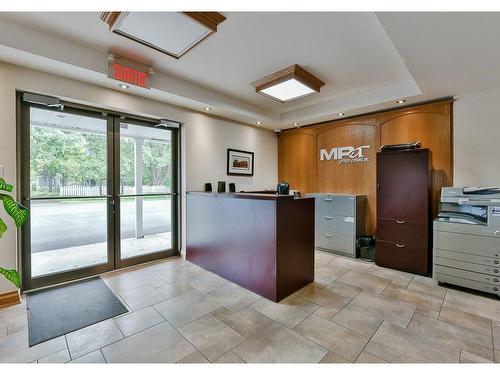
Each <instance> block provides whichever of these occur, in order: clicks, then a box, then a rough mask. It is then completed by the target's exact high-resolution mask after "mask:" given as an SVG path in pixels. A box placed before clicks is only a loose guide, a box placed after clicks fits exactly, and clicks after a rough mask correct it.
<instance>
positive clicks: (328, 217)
mask: <svg viewBox="0 0 500 375" xmlns="http://www.w3.org/2000/svg"><path fill="white" fill-rule="evenodd" d="M332 219H333V217H331V216H325V220H332Z"/></svg>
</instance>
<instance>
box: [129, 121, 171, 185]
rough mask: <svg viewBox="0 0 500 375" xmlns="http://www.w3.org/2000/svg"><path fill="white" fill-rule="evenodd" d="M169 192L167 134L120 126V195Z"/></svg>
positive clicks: (169, 144) (130, 126)
mask: <svg viewBox="0 0 500 375" xmlns="http://www.w3.org/2000/svg"><path fill="white" fill-rule="evenodd" d="M171 191H172V140H171V132H170V131H168V130H165V129H158V128H154V127H147V126H138V125H133V124H126V123H122V124H121V125H120V194H122V195H133V194H150V193H170V192H171Z"/></svg>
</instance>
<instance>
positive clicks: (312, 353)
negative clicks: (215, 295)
mask: <svg viewBox="0 0 500 375" xmlns="http://www.w3.org/2000/svg"><path fill="white" fill-rule="evenodd" d="M233 352H234V353H235V354H236V355H238V357H240V358H241V359H243V360H244V361H245V362H249V363H318V362H319V361H320V360H321V359H322V358H323V357H324V356H325V355H326V354H327V353H328V350H326V349H325V348H323V347H321V346H320V345H318V344H316V343H314V342H312V341H310V340H308V339H306V338H305V337H303V336H301V335H299V334H297V333H296V332H293V331H291V330H289V329H288V328H285V327H283V326H282V325H280V324H278V323H271V324H270V325H269V326H268V327H267V328H266V329H265V330H263V331H261V332H259V333H258V334H257V335H255V336H253V337H251V338H250V339H248V340H246V341H244V342H243V343H242V344H240V345H238V346H237V347H236V348H234V349H233Z"/></svg>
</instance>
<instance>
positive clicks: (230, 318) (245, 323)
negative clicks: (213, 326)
mask: <svg viewBox="0 0 500 375" xmlns="http://www.w3.org/2000/svg"><path fill="white" fill-rule="evenodd" d="M213 315H214V316H215V317H216V318H217V319H219V320H221V321H222V322H224V323H225V324H227V325H228V326H229V327H231V328H232V329H234V330H235V331H236V332H238V333H239V334H240V335H242V336H244V337H250V336H253V335H254V334H255V333H257V332H258V331H260V330H262V329H264V328H265V327H266V326H268V325H269V324H271V323H272V322H273V321H272V320H271V319H270V318H268V317H267V316H265V315H263V314H261V313H260V312H258V311H256V310H254V309H253V308H251V307H246V308H244V309H242V310H239V311H236V312H232V311H230V310H229V313H225V314H223V315H222V314H217V313H216V312H214V313H213Z"/></svg>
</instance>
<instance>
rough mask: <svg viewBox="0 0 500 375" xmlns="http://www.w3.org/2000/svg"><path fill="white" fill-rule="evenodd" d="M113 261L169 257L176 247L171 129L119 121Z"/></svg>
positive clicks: (173, 140) (174, 180)
mask: <svg viewBox="0 0 500 375" xmlns="http://www.w3.org/2000/svg"><path fill="white" fill-rule="evenodd" d="M117 128H118V129H119V130H118V133H119V141H118V142H119V147H118V149H117V152H116V154H119V158H118V159H119V166H118V167H117V169H119V171H120V174H119V180H118V181H115V184H116V185H115V186H116V187H115V193H116V196H117V202H118V205H119V208H118V212H119V216H118V219H119V220H118V221H117V222H116V224H117V228H119V231H118V232H117V234H118V235H119V236H118V237H117V238H116V242H117V245H118V247H119V258H118V259H117V262H118V263H119V264H121V265H122V266H123V265H130V264H136V263H138V262H141V261H145V260H152V259H158V258H161V257H165V256H168V255H173V254H174V253H175V250H174V249H176V248H177V243H176V235H175V234H176V230H177V226H176V220H174V218H175V217H176V209H175V208H176V206H177V189H176V186H177V181H176V178H175V176H176V173H175V171H176V168H175V165H176V160H175V159H176V157H175V156H176V149H177V145H176V137H175V134H174V133H173V130H170V129H166V128H164V127H159V126H156V127H152V126H151V125H150V124H147V123H141V122H139V121H132V120H121V121H120V122H119V126H118V127H117Z"/></svg>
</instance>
